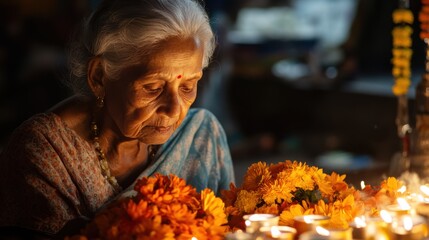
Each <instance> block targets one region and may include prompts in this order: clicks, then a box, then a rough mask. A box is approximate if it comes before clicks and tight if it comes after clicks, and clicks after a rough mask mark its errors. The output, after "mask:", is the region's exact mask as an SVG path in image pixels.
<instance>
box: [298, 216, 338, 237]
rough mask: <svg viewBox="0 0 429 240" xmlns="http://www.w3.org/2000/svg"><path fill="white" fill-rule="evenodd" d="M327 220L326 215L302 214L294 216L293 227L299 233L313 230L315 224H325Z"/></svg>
mask: <svg viewBox="0 0 429 240" xmlns="http://www.w3.org/2000/svg"><path fill="white" fill-rule="evenodd" d="M328 222H329V217H328V216H323V215H302V216H296V217H295V218H294V228H295V229H296V231H297V234H298V235H300V234H302V233H304V232H307V231H312V230H315V229H316V227H317V226H325V225H326V224H327V223H328Z"/></svg>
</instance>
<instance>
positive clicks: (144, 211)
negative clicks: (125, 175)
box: [69, 174, 228, 240]
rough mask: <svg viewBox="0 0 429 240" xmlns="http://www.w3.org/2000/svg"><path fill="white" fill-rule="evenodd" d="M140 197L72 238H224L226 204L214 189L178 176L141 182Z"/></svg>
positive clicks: (114, 208) (97, 218) (102, 215)
mask: <svg viewBox="0 0 429 240" xmlns="http://www.w3.org/2000/svg"><path fill="white" fill-rule="evenodd" d="M134 190H135V191H136V192H137V195H136V196H133V197H128V198H123V199H121V200H118V201H116V202H114V203H113V204H111V205H110V206H108V207H107V208H106V209H104V210H103V211H101V212H100V213H98V214H97V215H96V216H95V218H94V219H93V221H92V222H91V223H89V224H88V225H87V226H86V228H85V229H83V230H82V234H81V235H79V236H73V237H71V238H69V239H81V240H83V239H164V240H170V239H171V240H173V239H193V238H196V239H199V240H201V239H223V238H224V235H225V232H226V231H227V230H228V228H227V227H226V226H224V225H225V224H226V223H227V218H226V215H225V211H224V203H223V201H222V200H221V199H220V198H217V197H216V196H215V194H214V193H213V191H212V190H209V189H205V190H203V191H201V193H197V191H196V189H195V188H194V187H192V186H190V185H187V184H186V182H185V181H184V180H183V179H181V178H179V177H177V176H175V175H170V176H164V175H160V174H156V175H154V176H153V177H144V178H142V179H140V180H139V181H138V183H137V184H136V185H135V188H134Z"/></svg>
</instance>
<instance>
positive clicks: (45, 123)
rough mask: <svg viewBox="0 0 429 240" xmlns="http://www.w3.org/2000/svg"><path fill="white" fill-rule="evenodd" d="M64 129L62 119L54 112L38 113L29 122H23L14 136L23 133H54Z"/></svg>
mask: <svg viewBox="0 0 429 240" xmlns="http://www.w3.org/2000/svg"><path fill="white" fill-rule="evenodd" d="M59 127H64V124H63V123H62V121H61V119H60V118H59V117H58V115H56V114H55V113H52V112H46V113H37V114H35V115H33V116H31V117H30V118H28V119H27V120H25V121H23V122H22V123H21V124H20V125H19V126H18V127H17V128H16V129H15V131H14V134H18V133H21V132H24V133H27V134H29V133H34V132H46V133H48V132H52V131H53V130H55V129H57V128H59Z"/></svg>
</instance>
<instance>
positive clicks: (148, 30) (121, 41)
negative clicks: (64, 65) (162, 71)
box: [65, 0, 215, 95]
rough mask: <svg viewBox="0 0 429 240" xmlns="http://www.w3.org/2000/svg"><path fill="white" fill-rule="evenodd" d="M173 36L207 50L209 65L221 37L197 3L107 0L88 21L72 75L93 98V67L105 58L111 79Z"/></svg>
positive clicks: (73, 53)
mask: <svg viewBox="0 0 429 240" xmlns="http://www.w3.org/2000/svg"><path fill="white" fill-rule="evenodd" d="M171 37H179V38H182V39H186V38H191V37H195V38H197V39H198V40H199V41H200V42H202V43H203V46H204V57H203V67H207V65H208V64H209V61H210V58H211V56H212V55H213V51H214V48H215V38H214V34H213V32H212V29H211V27H210V24H209V18H208V16H207V13H206V12H205V10H204V8H203V7H202V6H201V5H200V4H199V3H197V2H196V1H195V0H104V1H103V2H102V3H101V4H100V5H99V6H98V8H97V9H96V10H95V11H94V12H93V13H92V14H91V15H90V16H89V18H88V19H86V21H84V23H83V28H82V33H81V36H80V39H79V41H77V42H75V43H74V44H73V45H72V46H71V48H70V53H69V54H70V55H69V67H70V77H69V78H67V79H65V83H66V85H68V86H69V87H71V88H72V90H73V91H74V92H75V93H79V94H83V95H91V91H90V89H89V86H88V84H87V71H88V63H89V62H90V60H91V59H92V58H94V57H96V56H99V57H102V59H103V61H102V62H103V64H102V68H103V71H104V73H105V74H107V76H108V77H109V78H110V79H117V78H118V76H119V74H120V72H121V71H122V70H123V69H124V68H126V67H129V66H132V65H135V64H139V63H141V62H142V59H144V58H147V57H150V56H149V55H150V54H151V53H153V52H154V51H155V50H156V49H157V47H158V44H159V43H160V42H162V41H163V40H166V39H168V38H171Z"/></svg>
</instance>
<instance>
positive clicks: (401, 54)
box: [392, 48, 413, 59]
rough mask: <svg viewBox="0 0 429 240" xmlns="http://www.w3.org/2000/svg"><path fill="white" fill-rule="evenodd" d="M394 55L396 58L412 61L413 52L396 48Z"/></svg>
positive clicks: (393, 50) (393, 51)
mask: <svg viewBox="0 0 429 240" xmlns="http://www.w3.org/2000/svg"><path fill="white" fill-rule="evenodd" d="M392 55H393V57H394V58H406V59H411V57H412V55H413V50H412V49H408V48H394V49H392Z"/></svg>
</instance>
